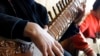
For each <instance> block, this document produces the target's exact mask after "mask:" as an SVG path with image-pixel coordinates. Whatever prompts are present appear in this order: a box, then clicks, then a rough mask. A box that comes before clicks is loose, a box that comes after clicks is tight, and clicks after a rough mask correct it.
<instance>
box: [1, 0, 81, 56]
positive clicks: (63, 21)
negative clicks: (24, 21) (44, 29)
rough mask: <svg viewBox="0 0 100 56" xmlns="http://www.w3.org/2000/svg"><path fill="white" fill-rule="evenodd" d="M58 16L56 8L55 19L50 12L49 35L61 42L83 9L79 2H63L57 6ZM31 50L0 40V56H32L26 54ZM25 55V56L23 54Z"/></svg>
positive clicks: (12, 41)
mask: <svg viewBox="0 0 100 56" xmlns="http://www.w3.org/2000/svg"><path fill="white" fill-rule="evenodd" d="M56 7H57V10H58V11H59V13H58V14H57V12H56V10H55V8H54V7H52V8H53V11H54V14H55V15H56V16H55V18H53V17H52V14H51V12H50V11H48V15H49V16H50V18H51V21H50V24H49V25H48V26H49V29H48V33H49V34H50V35H51V36H53V37H54V38H55V39H56V40H59V39H60V38H61V36H62V35H63V34H64V32H65V31H67V29H68V27H69V26H70V24H71V23H72V22H73V20H75V18H76V16H77V14H78V9H77V8H78V7H81V3H80V1H79V0H61V1H59V2H58V3H57V4H56ZM27 49H29V46H27V45H25V44H24V43H20V42H16V41H14V40H8V39H0V56H25V55H26V54H28V56H31V53H30V52H28V51H27V52H28V53H26V54H25V53H24V52H25V50H27ZM23 53H24V54H23Z"/></svg>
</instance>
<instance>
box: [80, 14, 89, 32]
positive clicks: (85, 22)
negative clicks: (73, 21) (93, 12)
mask: <svg viewBox="0 0 100 56" xmlns="http://www.w3.org/2000/svg"><path fill="white" fill-rule="evenodd" d="M89 19H90V18H89V16H87V17H86V18H85V19H84V20H83V22H82V23H81V24H80V25H79V29H80V31H81V32H82V33H83V32H85V30H87V28H88V27H89V24H90V23H89Z"/></svg>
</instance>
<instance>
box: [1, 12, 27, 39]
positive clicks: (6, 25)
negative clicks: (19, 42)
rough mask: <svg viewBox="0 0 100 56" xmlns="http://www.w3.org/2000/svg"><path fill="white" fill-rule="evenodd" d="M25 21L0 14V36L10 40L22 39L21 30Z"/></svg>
mask: <svg viewBox="0 0 100 56" xmlns="http://www.w3.org/2000/svg"><path fill="white" fill-rule="evenodd" d="M26 24H27V21H25V20H22V19H21V18H17V17H13V16H10V15H7V14H3V13H0V26H1V27H0V36H3V37H5V38H10V39H11V38H12V39H16V38H19V39H24V38H23V29H24V28H25V25H26Z"/></svg>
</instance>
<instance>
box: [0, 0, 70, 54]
mask: <svg viewBox="0 0 100 56" xmlns="http://www.w3.org/2000/svg"><path fill="white" fill-rule="evenodd" d="M48 22H49V20H48V16H47V11H46V8H45V7H44V6H42V5H40V4H39V3H36V2H35V1H34V0H0V36H2V37H5V38H8V39H21V40H24V41H26V42H34V43H35V45H36V46H37V47H38V48H39V50H40V51H41V52H42V54H43V56H55V55H56V56H71V55H70V54H69V53H67V54H64V50H63V48H62V46H61V45H60V44H59V43H58V42H57V41H56V40H55V39H54V38H53V37H52V36H51V35H49V34H48V32H47V31H46V29H47V28H48V27H47V25H48ZM63 54H64V55H63Z"/></svg>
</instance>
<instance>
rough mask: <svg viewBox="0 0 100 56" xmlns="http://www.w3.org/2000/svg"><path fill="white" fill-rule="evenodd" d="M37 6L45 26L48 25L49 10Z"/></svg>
mask: <svg viewBox="0 0 100 56" xmlns="http://www.w3.org/2000/svg"><path fill="white" fill-rule="evenodd" d="M36 6H37V12H38V13H39V14H40V17H41V21H42V23H43V24H44V25H48V23H49V18H48V14H47V9H46V8H45V7H44V6H43V5H41V4H39V3H36Z"/></svg>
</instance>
